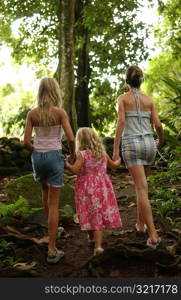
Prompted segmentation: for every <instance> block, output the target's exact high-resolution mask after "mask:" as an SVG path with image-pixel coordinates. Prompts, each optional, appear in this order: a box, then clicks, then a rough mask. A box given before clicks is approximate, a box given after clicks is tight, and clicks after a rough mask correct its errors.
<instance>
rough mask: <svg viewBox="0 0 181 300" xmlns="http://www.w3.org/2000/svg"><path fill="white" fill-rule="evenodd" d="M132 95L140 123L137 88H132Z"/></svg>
mask: <svg viewBox="0 0 181 300" xmlns="http://www.w3.org/2000/svg"><path fill="white" fill-rule="evenodd" d="M133 95H134V99H135V102H136V110H137V113H138V120H139V123H140V124H141V110H140V97H139V93H138V89H137V88H134V89H133Z"/></svg>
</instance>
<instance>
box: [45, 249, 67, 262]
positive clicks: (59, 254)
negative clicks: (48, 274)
mask: <svg viewBox="0 0 181 300" xmlns="http://www.w3.org/2000/svg"><path fill="white" fill-rule="evenodd" d="M64 255H65V254H64V252H63V251H61V250H58V249H57V248H55V250H48V256H47V262H48V263H50V264H56V263H58V262H59V260H60V259H61V258H63V257H64Z"/></svg>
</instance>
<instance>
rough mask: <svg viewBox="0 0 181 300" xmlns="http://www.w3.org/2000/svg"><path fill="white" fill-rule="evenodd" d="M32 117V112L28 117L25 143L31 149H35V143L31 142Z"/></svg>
mask: <svg viewBox="0 0 181 300" xmlns="http://www.w3.org/2000/svg"><path fill="white" fill-rule="evenodd" d="M32 130H33V126H32V118H31V112H29V113H28V115H27V118H26V125H25V133H24V141H23V142H24V145H25V147H26V148H27V149H28V150H29V151H33V144H32V142H31V137H32Z"/></svg>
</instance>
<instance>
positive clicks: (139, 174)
mask: <svg viewBox="0 0 181 300" xmlns="http://www.w3.org/2000/svg"><path fill="white" fill-rule="evenodd" d="M129 172H130V174H131V176H132V178H133V181H134V183H135V190H136V196H137V203H138V212H139V215H140V216H141V219H139V217H138V219H139V222H140V226H141V229H142V228H143V227H144V223H145V224H146V225H147V227H148V233H149V236H150V238H151V240H152V242H153V243H157V241H158V239H159V237H158V234H157V232H156V229H155V225H154V223H153V216H152V210H151V206H150V202H149V200H148V186H147V180H146V175H145V170H144V167H143V166H133V167H131V168H129ZM141 222H143V223H142V224H141Z"/></svg>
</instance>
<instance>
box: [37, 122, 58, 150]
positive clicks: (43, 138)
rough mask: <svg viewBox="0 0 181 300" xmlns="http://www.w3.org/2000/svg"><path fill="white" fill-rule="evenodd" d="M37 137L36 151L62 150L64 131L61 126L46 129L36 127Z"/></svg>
mask: <svg viewBox="0 0 181 300" xmlns="http://www.w3.org/2000/svg"><path fill="white" fill-rule="evenodd" d="M34 130H35V136H34V142H33V148H34V151H38V152H47V151H52V150H60V149H62V142H61V139H62V136H63V129H62V126H61V125H55V126H50V127H49V129H48V130H46V129H45V127H34Z"/></svg>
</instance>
